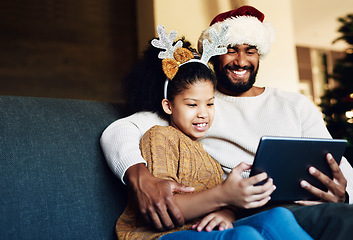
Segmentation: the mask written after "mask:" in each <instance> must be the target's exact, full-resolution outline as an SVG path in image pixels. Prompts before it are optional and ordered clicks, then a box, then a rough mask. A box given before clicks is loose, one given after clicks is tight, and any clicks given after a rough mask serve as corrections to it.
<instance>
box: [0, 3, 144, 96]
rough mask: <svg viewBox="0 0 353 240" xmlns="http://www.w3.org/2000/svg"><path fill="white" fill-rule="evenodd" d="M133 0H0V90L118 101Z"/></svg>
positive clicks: (132, 36) (132, 41)
mask: <svg viewBox="0 0 353 240" xmlns="http://www.w3.org/2000/svg"><path fill="white" fill-rule="evenodd" d="M135 9H136V6H135V1H123V0H100V1H96V0H75V1H71V0H41V1H39V0H33V1H25V0H21V1H12V0H2V1H0V29H1V30H0V31H1V33H0V95H21V96H37V97H54V98H74V99H92V100H99V101H111V102H118V103H119V102H122V101H123V97H122V95H121V92H122V89H121V87H122V86H121V79H122V78H123V77H124V76H125V74H126V73H127V71H128V70H129V69H130V68H131V67H132V66H133V64H134V63H135V61H136V58H137V55H138V54H137V48H136V43H137V37H136V35H137V34H136V16H135V15H136V10H135Z"/></svg>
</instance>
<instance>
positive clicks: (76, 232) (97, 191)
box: [0, 96, 127, 240]
mask: <svg viewBox="0 0 353 240" xmlns="http://www.w3.org/2000/svg"><path fill="white" fill-rule="evenodd" d="M122 116H123V113H122V111H121V110H119V108H117V107H116V106H114V105H113V104H110V103H104V102H95V101H84V100H67V99H50V98H35V97H13V96H0V239H11V240H14V239H36V240H38V239H45V240H48V239H51V240H53V239H95V240H97V239H116V236H115V231H114V227H115V222H116V220H117V219H118V217H119V215H120V214H121V213H122V211H123V209H124V208H125V205H126V202H127V194H126V189H125V186H124V185H122V184H121V183H120V180H119V179H118V178H117V177H115V176H114V174H113V173H112V172H111V170H110V169H109V167H108V165H107V163H106V161H105V159H104V156H103V153H102V151H101V148H100V144H99V138H100V136H101V133H102V132H103V130H104V129H105V128H106V127H107V126H108V125H109V124H110V123H111V122H113V121H114V120H116V119H118V118H120V117H122Z"/></svg>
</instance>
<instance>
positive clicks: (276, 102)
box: [101, 88, 353, 203]
mask: <svg viewBox="0 0 353 240" xmlns="http://www.w3.org/2000/svg"><path fill="white" fill-rule="evenodd" d="M215 97H216V99H215V107H216V116H215V120H214V122H213V125H212V126H211V128H210V129H209V131H208V133H207V135H206V136H205V137H204V138H203V139H201V140H200V141H201V142H202V143H203V145H204V148H205V150H206V151H207V152H208V153H209V154H210V155H211V156H212V157H213V158H214V159H216V160H217V161H218V162H219V163H220V164H221V165H222V167H223V170H224V172H225V176H226V174H228V173H229V172H230V171H231V169H232V168H234V167H236V166H237V165H238V164H239V163H240V162H245V163H248V164H252V161H253V159H254V156H255V152H256V149H257V146H258V143H259V140H260V138H261V137H262V136H265V135H267V136H290V137H314V138H331V135H330V134H329V132H328V130H327V128H326V126H325V124H324V121H323V119H322V115H321V113H320V112H319V111H318V109H317V107H316V106H315V105H314V104H313V103H312V102H311V101H310V100H309V99H307V98H306V97H305V96H303V95H301V94H298V93H293V92H285V91H282V90H278V89H274V88H266V89H265V91H264V92H263V93H262V94H260V95H258V96H256V97H231V96H228V95H224V94H222V93H220V92H217V91H216V93H215ZM154 125H161V126H166V125H168V122H166V121H164V120H162V119H161V118H159V117H158V115H157V114H155V113H151V112H139V113H136V114H133V115H131V116H129V117H126V118H123V119H119V120H117V121H115V122H113V123H112V124H111V125H110V126H108V127H107V129H106V130H105V131H104V132H103V134H102V137H101V146H102V149H103V152H104V154H105V157H106V159H107V162H108V164H109V166H110V168H111V169H112V171H113V172H114V173H115V174H116V175H117V176H118V177H120V178H121V180H123V176H124V174H125V171H126V170H127V169H128V168H129V167H130V166H132V165H134V164H137V163H146V162H145V160H144V159H143V158H142V157H141V153H140V149H139V141H140V139H141V137H142V135H143V134H144V133H145V132H146V131H147V130H148V129H150V128H151V127H152V126H154ZM340 167H341V169H342V172H343V174H344V175H345V177H346V179H347V181H348V186H347V192H348V193H349V195H350V203H352V202H353V169H352V167H351V166H350V164H349V163H348V161H347V160H346V159H345V158H342V161H341V165H340ZM245 177H246V176H245Z"/></svg>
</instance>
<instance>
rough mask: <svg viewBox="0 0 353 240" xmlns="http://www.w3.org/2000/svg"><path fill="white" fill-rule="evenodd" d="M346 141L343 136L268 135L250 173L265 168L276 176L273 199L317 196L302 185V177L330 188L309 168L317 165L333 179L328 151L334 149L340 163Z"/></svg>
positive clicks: (285, 199)
mask: <svg viewBox="0 0 353 240" xmlns="http://www.w3.org/2000/svg"><path fill="white" fill-rule="evenodd" d="M346 145H347V141H346V140H342V139H316V138H293V137H270V136H265V137H262V138H261V140H260V143H259V146H258V149H257V152H256V155H255V159H254V162H253V166H252V168H251V172H250V176H254V175H256V174H258V173H261V172H266V173H267V174H268V176H269V177H270V178H272V179H273V182H274V184H275V185H276V187H277V188H276V190H275V191H274V192H273V193H272V195H271V201H277V202H288V201H295V200H317V198H316V197H315V196H314V195H312V194H311V193H309V192H308V191H307V190H305V189H303V188H302V187H301V186H300V181H301V180H306V181H307V182H309V183H310V184H312V185H313V186H315V187H317V188H320V189H322V190H324V191H327V188H326V187H325V186H324V185H323V184H322V183H321V182H320V181H318V180H317V179H316V178H314V177H313V176H311V175H310V173H309V170H308V169H309V167H310V166H314V167H315V168H317V169H319V170H320V171H321V172H323V173H324V174H325V175H327V176H328V177H330V178H331V179H332V171H331V169H330V167H329V165H328V163H327V160H326V154H327V153H331V154H332V156H333V157H334V159H335V160H336V162H338V163H339V162H340V161H341V158H342V156H343V154H344V151H345V149H346Z"/></svg>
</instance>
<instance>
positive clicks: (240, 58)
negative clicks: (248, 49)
mask: <svg viewBox="0 0 353 240" xmlns="http://www.w3.org/2000/svg"><path fill="white" fill-rule="evenodd" d="M234 64H235V65H237V66H239V67H245V66H247V60H246V56H245V54H244V53H238V54H237V56H236V57H235V59H234Z"/></svg>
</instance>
